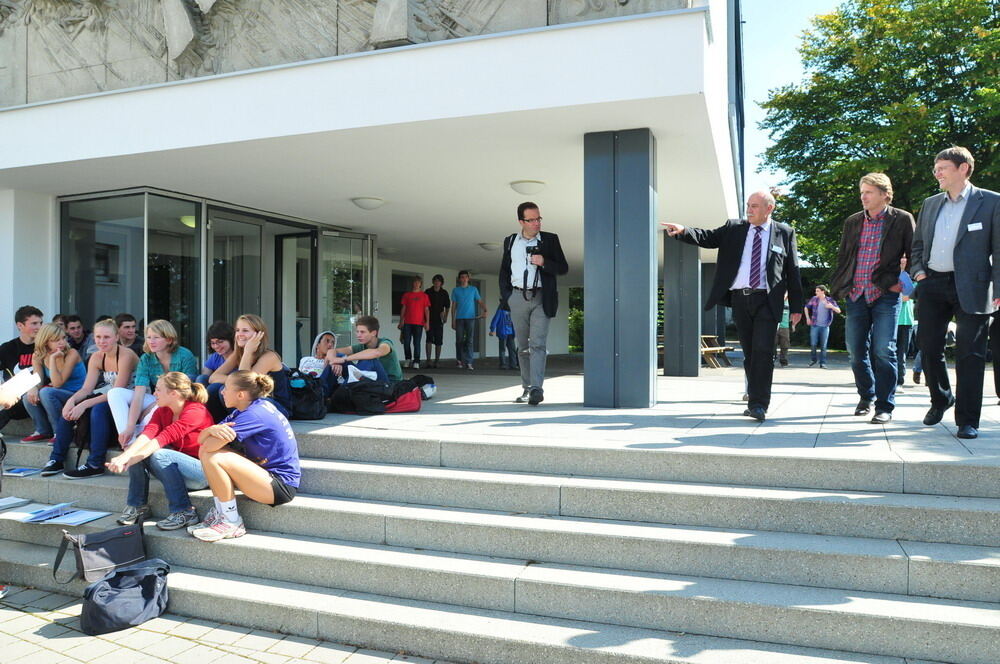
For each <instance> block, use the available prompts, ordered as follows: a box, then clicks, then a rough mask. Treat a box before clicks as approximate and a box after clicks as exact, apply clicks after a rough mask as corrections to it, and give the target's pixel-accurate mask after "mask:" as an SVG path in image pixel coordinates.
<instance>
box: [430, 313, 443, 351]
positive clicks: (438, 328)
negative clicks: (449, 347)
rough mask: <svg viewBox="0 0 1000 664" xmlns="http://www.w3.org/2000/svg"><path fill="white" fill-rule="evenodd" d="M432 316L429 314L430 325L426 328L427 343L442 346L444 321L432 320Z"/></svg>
mask: <svg viewBox="0 0 1000 664" xmlns="http://www.w3.org/2000/svg"><path fill="white" fill-rule="evenodd" d="M433 319H434V317H433V316H431V325H430V327H429V328H428V330H427V343H429V344H430V345H432V346H443V345H444V323H442V322H438V321H436V320H433Z"/></svg>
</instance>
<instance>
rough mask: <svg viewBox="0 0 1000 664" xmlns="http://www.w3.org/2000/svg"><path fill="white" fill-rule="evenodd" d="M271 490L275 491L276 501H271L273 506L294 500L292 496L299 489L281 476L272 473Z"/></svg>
mask: <svg viewBox="0 0 1000 664" xmlns="http://www.w3.org/2000/svg"><path fill="white" fill-rule="evenodd" d="M271 490H272V491H274V502H273V503H271V507H277V506H278V505H284V504H285V503H290V502H292V498H294V497H295V494H296V493H298V491H299V490H298V488H296V487H294V486H291V485H290V484H285V482H284V481H283V480H282V479H281V478H279V477H278V476H277V475H274V474H273V473H272V474H271Z"/></svg>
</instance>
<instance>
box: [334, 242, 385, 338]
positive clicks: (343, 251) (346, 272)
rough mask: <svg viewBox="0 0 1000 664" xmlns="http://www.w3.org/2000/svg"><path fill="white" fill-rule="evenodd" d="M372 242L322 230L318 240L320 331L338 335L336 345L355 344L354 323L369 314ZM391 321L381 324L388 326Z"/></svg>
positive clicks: (370, 309)
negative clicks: (328, 331)
mask: <svg viewBox="0 0 1000 664" xmlns="http://www.w3.org/2000/svg"><path fill="white" fill-rule="evenodd" d="M371 265H372V261H371V239H370V238H369V237H365V236H355V235H348V234H345V233H336V232H332V231H323V232H322V233H321V234H320V237H319V298H318V303H317V318H318V320H319V329H320V330H331V331H333V333H334V334H336V335H337V345H338V346H347V345H350V344H352V343H354V321H355V320H357V317H358V316H361V315H362V314H370V313H371V312H372V299H371V293H372V286H373V284H372V279H371ZM389 322H390V321H382V325H383V326H388V324H389Z"/></svg>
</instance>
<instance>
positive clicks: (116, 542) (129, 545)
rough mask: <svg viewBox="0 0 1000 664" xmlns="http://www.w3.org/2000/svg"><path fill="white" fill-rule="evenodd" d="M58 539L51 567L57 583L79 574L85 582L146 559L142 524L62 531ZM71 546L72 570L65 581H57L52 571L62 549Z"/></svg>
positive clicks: (57, 563) (57, 566) (53, 573)
mask: <svg viewBox="0 0 1000 664" xmlns="http://www.w3.org/2000/svg"><path fill="white" fill-rule="evenodd" d="M62 533H63V534H62V537H63V539H62V542H60V543H59V552H58V553H57V554H56V562H55V565H53V566H52V578H53V579H55V580H56V581H57V582H58V583H69V582H70V581H72V580H73V579H77V578H80V577H82V578H83V579H84V580H85V581H87V582H93V581H96V580H98V579H100V578H101V577H103V576H104V575H106V574H107V573H108V572H112V571H114V570H116V569H118V568H120V567H125V566H127V565H134V564H135V563H138V562H141V561H143V560H145V559H146V545H145V543H144V542H143V539H142V524H139V523H137V524H135V525H134V526H122V527H121V528H112V529H111V530H104V531H101V532H99V533H88V534H80V535H70V534H69V533H68V532H66V531H65V530H64V531H62ZM70 545H72V546H73V553H74V555H75V556H76V571H75V572H74V573H73V576H71V577H69V578H68V579H66V580H65V581H59V578H58V577H57V576H56V572H58V571H59V566H60V565H61V564H62V561H63V556H65V555H66V549H67V548H69V546H70Z"/></svg>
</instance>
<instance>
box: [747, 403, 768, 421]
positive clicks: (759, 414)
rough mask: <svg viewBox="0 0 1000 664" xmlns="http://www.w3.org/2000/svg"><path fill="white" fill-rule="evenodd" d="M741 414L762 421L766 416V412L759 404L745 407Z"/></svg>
mask: <svg viewBox="0 0 1000 664" xmlns="http://www.w3.org/2000/svg"><path fill="white" fill-rule="evenodd" d="M743 414H744V415H745V416H746V417H752V418H753V419H755V420H757V421H758V422H763V421H764V418H765V417H767V414H766V413H765V412H764V409H763V408H761V407H760V406H754V407H753V408H747V409H746V410H744V411H743Z"/></svg>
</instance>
